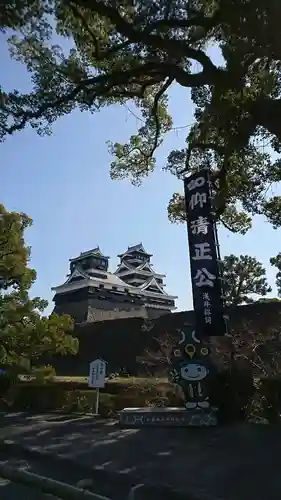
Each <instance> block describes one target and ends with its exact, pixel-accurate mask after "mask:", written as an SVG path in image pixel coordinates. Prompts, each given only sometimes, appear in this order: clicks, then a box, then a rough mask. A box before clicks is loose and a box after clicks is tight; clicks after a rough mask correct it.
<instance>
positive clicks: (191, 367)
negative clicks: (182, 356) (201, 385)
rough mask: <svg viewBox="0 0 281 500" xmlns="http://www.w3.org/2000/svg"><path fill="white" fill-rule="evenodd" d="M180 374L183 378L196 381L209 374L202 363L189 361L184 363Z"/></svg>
mask: <svg viewBox="0 0 281 500" xmlns="http://www.w3.org/2000/svg"><path fill="white" fill-rule="evenodd" d="M180 374H181V378H182V379H183V380H190V382H192V381H194V382H196V381H197V380H202V379H203V378H205V377H206V376H207V375H208V369H207V368H206V366H204V365H202V364H200V363H196V362H195V363H188V364H184V365H182V367H181V370H180Z"/></svg>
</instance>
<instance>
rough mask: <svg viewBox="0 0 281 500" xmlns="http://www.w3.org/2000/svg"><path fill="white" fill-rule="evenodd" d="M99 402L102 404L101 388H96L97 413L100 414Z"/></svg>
mask: <svg viewBox="0 0 281 500" xmlns="http://www.w3.org/2000/svg"><path fill="white" fill-rule="evenodd" d="M99 404H100V388H99V387H97V388H96V415H98V414H99Z"/></svg>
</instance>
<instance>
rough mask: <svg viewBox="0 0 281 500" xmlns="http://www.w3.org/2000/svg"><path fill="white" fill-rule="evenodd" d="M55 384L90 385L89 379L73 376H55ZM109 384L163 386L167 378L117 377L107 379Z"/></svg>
mask: <svg viewBox="0 0 281 500" xmlns="http://www.w3.org/2000/svg"><path fill="white" fill-rule="evenodd" d="M54 381H55V382H58V383H59V382H78V383H80V384H83V383H84V384H88V377H72V376H65V377H62V376H55V377H54ZM107 382H110V383H111V384H121V385H122V384H126V385H127V384H128V383H130V384H140V385H145V384H147V383H150V384H161V383H167V382H168V379H167V377H116V378H112V379H107Z"/></svg>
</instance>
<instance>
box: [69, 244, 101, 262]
mask: <svg viewBox="0 0 281 500" xmlns="http://www.w3.org/2000/svg"><path fill="white" fill-rule="evenodd" d="M90 256H93V257H102V258H103V259H107V260H108V259H110V257H107V256H105V255H104V254H103V253H102V252H101V250H100V247H99V246H97V247H95V248H92V249H91V250H87V251H86V252H81V253H80V255H79V256H78V257H73V258H72V259H69V261H70V262H73V261H76V260H80V259H84V258H85V257H90Z"/></svg>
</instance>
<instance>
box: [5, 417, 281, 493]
mask: <svg viewBox="0 0 281 500" xmlns="http://www.w3.org/2000/svg"><path fill="white" fill-rule="evenodd" d="M0 427H1V429H0V437H1V438H2V439H6V440H7V439H8V440H11V441H14V442H16V443H20V444H21V445H24V446H26V447H32V448H33V449H36V450H40V451H44V452H48V453H52V454H55V455H59V456H61V457H63V458H67V459H71V460H75V461H78V462H79V464H80V467H81V466H86V467H87V468H89V469H90V468H94V469H95V471H100V472H103V473H105V472H106V473H109V472H110V473H117V474H118V477H122V478H124V481H127V482H128V485H132V484H136V483H138V482H146V481H148V482H150V483H155V484H159V485H162V486H169V487H173V488H176V489H179V490H181V491H185V492H187V493H189V492H195V496H196V497H198V498H200V497H202V498H210V499H215V500H246V499H247V500H248V499H249V498H254V499H255V500H264V499H265V498H266V499H267V500H279V499H280V498H281V476H280V471H279V463H280V458H279V457H280V452H281V429H279V428H275V427H271V426H268V425H263V426H258V425H255V426H254V425H246V424H245V425H237V426H233V427H225V428H223V427H217V428H210V429H194V428H192V429H191V428H190V429H187V428H182V429H180V428H175V429H167V428H166V429H165V428H157V429H155V428H153V429H150V428H146V429H120V428H119V427H118V426H117V425H116V423H115V422H114V421H103V420H94V419H93V418H92V417H85V418H82V417H66V416H63V417H62V416H47V415H45V416H44V415H40V416H37V417H32V416H28V415H23V414H11V415H10V416H8V415H6V416H5V415H3V416H2V417H1V419H0ZM69 470H70V469H69ZM79 477H81V476H79ZM84 477H85V476H84ZM101 477H102V476H101ZM103 477H107V476H103ZM104 494H105V493H104Z"/></svg>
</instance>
